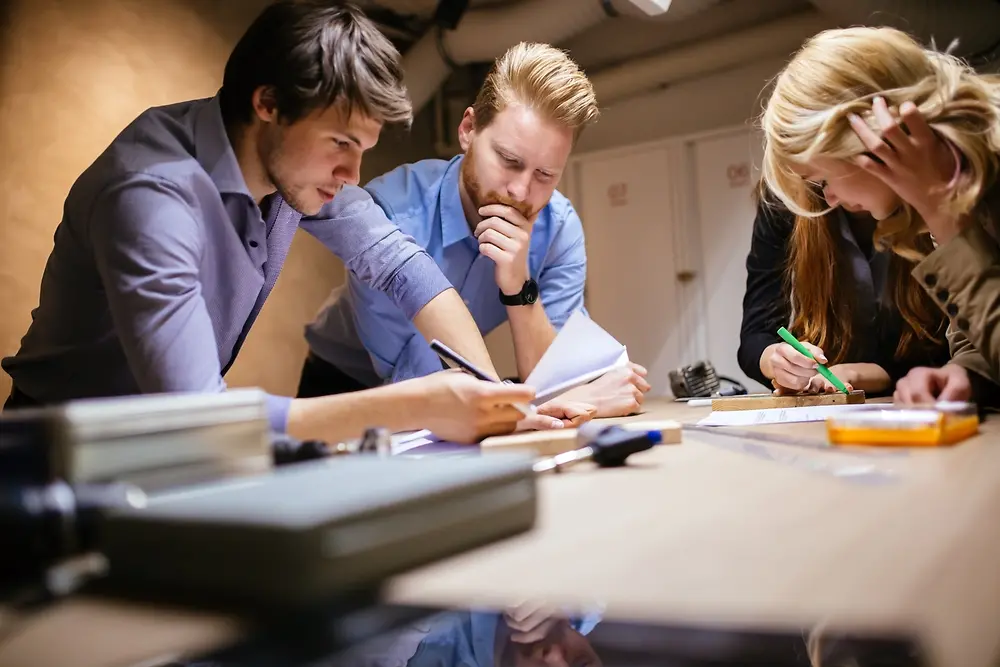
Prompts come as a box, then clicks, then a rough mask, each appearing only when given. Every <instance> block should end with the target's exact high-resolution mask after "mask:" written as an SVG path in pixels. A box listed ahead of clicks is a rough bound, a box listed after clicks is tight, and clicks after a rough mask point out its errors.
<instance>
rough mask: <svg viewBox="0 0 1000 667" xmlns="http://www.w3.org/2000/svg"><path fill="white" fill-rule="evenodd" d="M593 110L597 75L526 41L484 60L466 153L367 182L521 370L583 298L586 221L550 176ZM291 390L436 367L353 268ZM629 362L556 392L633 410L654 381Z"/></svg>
mask: <svg viewBox="0 0 1000 667" xmlns="http://www.w3.org/2000/svg"><path fill="white" fill-rule="evenodd" d="M598 114H599V111H598V106H597V99H596V97H595V95H594V89H593V86H592V85H591V84H590V81H589V80H588V79H587V77H586V75H585V74H584V73H583V71H581V70H580V68H579V66H577V64H576V63H575V62H573V60H571V59H570V58H569V56H568V55H567V54H566V53H565V52H563V51H561V50H559V49H556V48H554V47H552V46H549V45H547V44H530V43H520V44H517V45H515V46H513V47H511V48H510V49H509V50H508V51H507V52H506V53H505V54H504V55H503V56H501V57H500V58H499V59H498V60H497V61H496V62H495V63H494V65H493V67H492V68H491V70H490V72H489V74H488V76H487V77H486V81H485V82H484V83H483V86H482V88H481V89H480V90H479V93H478V95H477V97H476V100H475V102H474V103H473V105H472V106H471V107H469V108H468V109H466V110H465V113H464V115H463V116H462V121H461V123H460V125H459V127H458V136H459V143H460V144H461V147H462V150H463V151H464V154H463V155H459V156H457V157H455V158H453V159H452V160H447V161H446V160H422V161H420V162H416V163H414V164H407V165H403V166H401V167H398V168H396V169H394V170H393V171H390V172H389V173H387V174H384V175H383V176H380V177H379V178H376V179H374V180H373V181H371V182H370V183H369V184H368V185H367V186H366V188H365V189H366V190H367V191H368V192H369V193H371V195H372V198H373V199H374V200H375V203H376V204H378V205H379V206H380V207H381V208H382V209H383V210H384V211H385V213H386V215H387V216H388V217H389V219H390V220H392V221H393V222H394V223H395V224H396V225H398V226H399V227H400V229H401V230H402V231H403V232H404V233H406V234H407V235H409V236H412V237H413V238H414V239H416V241H417V243H419V244H420V245H421V246H423V247H424V248H425V249H426V250H427V252H428V254H429V255H430V256H431V257H433V258H434V260H435V261H436V262H437V264H438V266H439V267H440V268H441V270H442V271H443V273H444V275H445V276H446V277H447V278H448V279H449V280H450V281H451V283H452V285H454V287H455V288H456V289H457V290H458V292H459V294H460V295H461V296H462V298H463V299H464V300H465V303H466V304H467V305H468V307H469V310H470V312H471V313H472V315H473V317H474V319H475V321H476V324H477V325H478V326H479V330H480V331H481V332H482V333H484V334H485V333H488V332H489V331H492V330H493V329H495V328H496V327H497V326H499V325H500V324H502V323H503V322H504V320H508V321H509V322H510V328H511V333H512V337H513V341H514V352H515V357H516V360H517V372H518V375H519V377H521V378H526V377H527V376H528V375H529V374H530V373H531V371H532V369H533V368H534V367H535V365H536V364H537V363H538V361H539V360H540V359H541V358H542V355H543V354H544V353H545V351H546V350H547V349H548V347H549V345H550V344H551V343H552V341H553V340H554V339H555V336H556V332H557V331H558V329H559V328H560V327H562V325H563V324H564V323H565V322H566V320H567V319H568V318H569V316H570V315H571V314H572V313H573V312H575V311H577V310H583V309H584V305H583V291H584V284H585V282H586V273H587V258H586V252H585V248H584V237H583V226H582V224H581V222H580V218H579V216H577V214H576V211H575V210H574V209H573V205H572V204H571V203H570V202H569V200H568V199H567V198H566V197H565V196H563V195H562V194H561V193H559V192H558V191H557V190H556V189H555V188H556V185H557V184H558V182H559V179H560V177H561V176H562V173H563V170H564V169H565V168H566V163H567V160H568V159H569V155H570V152H571V150H572V148H573V145H574V144H575V142H576V140H577V138H578V137H579V136H580V133H581V132H582V131H583V130H584V128H585V127H586V126H587V125H590V124H591V123H593V122H594V121H595V120H596V119H597V117H598ZM306 339H307V341H308V343H309V348H310V352H309V356H308V358H307V359H306V362H305V366H304V367H303V371H302V378H301V381H300V384H299V396H300V397H310V396H322V395H328V394H337V393H344V392H349V391H357V390H361V389H365V388H368V387H373V386H376V385H378V384H382V383H386V382H398V381H402V380H407V379H410V378H414V377H419V376H423V375H428V374H430V373H433V372H435V371H439V370H441V362H440V360H439V359H438V357H437V355H436V354H435V353H434V351H433V350H431V348H430V346H429V345H428V343H427V341H426V339H425V338H424V337H423V336H421V335H420V333H419V332H418V331H417V330H416V328H415V327H414V326H413V325H412V324H411V323H410V321H409V320H408V319H407V318H406V317H405V316H404V313H403V312H402V311H401V310H400V309H399V307H398V306H397V305H395V304H394V303H392V301H391V300H390V299H388V298H386V296H385V295H384V294H382V293H380V292H378V291H377V290H373V289H371V288H370V287H369V286H367V285H364V284H363V283H362V282H360V281H359V280H357V278H356V277H355V276H353V275H350V276H349V277H348V281H347V284H346V285H344V286H343V287H342V288H339V289H337V290H334V292H333V293H332V294H331V296H330V298H329V299H328V301H327V302H326V304H324V306H323V308H322V309H321V311H320V313H319V315H318V316H317V318H316V319H315V321H314V322H312V323H311V324H310V325H309V326H308V327H307V328H306ZM645 374H646V371H645V369H643V368H642V367H641V366H638V365H635V364H632V365H630V366H629V367H627V368H623V369H619V370H616V371H613V372H611V373H609V374H607V375H605V376H604V377H602V378H598V379H597V380H595V381H594V382H592V383H590V384H589V385H585V386H583V387H579V388H577V389H574V390H572V391H571V392H568V393H567V394H564V395H563V397H562V399H561V400H563V401H572V400H576V401H580V402H583V403H587V404H590V405H593V406H594V407H596V409H597V410H596V415H597V416H602V417H605V416H607V417H610V416H618V415H624V414H630V413H632V412H636V411H638V409H639V406H640V404H641V403H642V399H643V394H644V393H645V392H646V391H648V390H649V385H648V384H647V383H646V380H645V379H644V376H645Z"/></svg>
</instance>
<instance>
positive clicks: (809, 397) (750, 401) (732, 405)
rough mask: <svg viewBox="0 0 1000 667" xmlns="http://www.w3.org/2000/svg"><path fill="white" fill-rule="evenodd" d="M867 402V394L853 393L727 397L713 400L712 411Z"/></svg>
mask: <svg viewBox="0 0 1000 667" xmlns="http://www.w3.org/2000/svg"><path fill="white" fill-rule="evenodd" d="M864 402H865V392H863V391H861V390H856V391H852V392H851V393H850V394H844V393H843V392H839V391H838V392H836V393H833V394H797V395H792V396H775V395H774V394H751V395H749V396H726V397H723V398H714V399H712V410H720V411H725V410H765V409H767V408H802V407H807V406H809V407H813V406H817V405H860V404H862V403H864Z"/></svg>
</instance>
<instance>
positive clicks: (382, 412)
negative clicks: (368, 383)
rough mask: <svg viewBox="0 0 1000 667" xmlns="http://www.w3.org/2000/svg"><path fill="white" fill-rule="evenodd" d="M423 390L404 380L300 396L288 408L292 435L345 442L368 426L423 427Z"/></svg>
mask: <svg viewBox="0 0 1000 667" xmlns="http://www.w3.org/2000/svg"><path fill="white" fill-rule="evenodd" d="M425 417H426V415H425V414H424V412H423V408H422V403H421V400H420V394H419V392H414V391H413V386H412V384H411V383H400V384H393V385H387V386H385V387H378V388H375V389H366V390H364V391H355V392H351V393H347V394H337V395H334V396H321V397H318V398H297V399H294V400H292V402H291V405H290V406H289V409H288V427H287V432H288V434H289V435H291V436H293V437H295V438H298V439H300V440H323V441H326V442H331V443H335V442H343V441H345V440H349V439H352V438H359V437H361V436H362V435H363V434H364V431H365V429H367V428H373V427H384V428H387V429H389V430H390V431H393V432H396V431H409V430H417V429H420V428H422V427H423V426H422V420H423V419H424V418H425Z"/></svg>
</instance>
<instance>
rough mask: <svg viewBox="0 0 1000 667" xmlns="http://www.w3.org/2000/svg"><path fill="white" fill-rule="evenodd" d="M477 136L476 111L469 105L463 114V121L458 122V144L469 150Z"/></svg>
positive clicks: (464, 149)
mask: <svg viewBox="0 0 1000 667" xmlns="http://www.w3.org/2000/svg"><path fill="white" fill-rule="evenodd" d="M475 136H476V112H475V111H473V110H472V107H469V108H468V109H466V110H465V113H463V114H462V122H461V123H459V124H458V145H459V146H461V147H462V150H463V151H467V150H469V146H471V145H472V140H473V139H474V138H475Z"/></svg>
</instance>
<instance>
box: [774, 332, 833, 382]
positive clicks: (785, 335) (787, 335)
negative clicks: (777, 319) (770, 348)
mask: <svg viewBox="0 0 1000 667" xmlns="http://www.w3.org/2000/svg"><path fill="white" fill-rule="evenodd" d="M778 335H779V336H781V339H782V340H783V341H785V342H786V343H788V344H789V345H791V346H792V347H794V348H795V350H796V351H797V352H799V353H801V354H804V355H805V356H806V357H807V358H809V359H812V360H813V361H816V357H814V356H813V355H812V353H811V352H810V351H809V350H807V349H806V347H805V345H803V344H802V343H800V342H799V340H798V339H797V338H796V337H795V336H793V335H792V333H791V332H790V331H789V330H788V329H786V328H785V327H781V328H780V329H778ZM816 371H817V372H818V373H819V374H820V375H822V376H823V377H825V378H826V379H827V380H829V381H830V384H832V385H833V386H834V387H836V388H837V389H838V390H840V391H842V392H844V393H845V394H850V393H851V392H849V391H848V390H847V385H845V384H844V383H843V382H841V381H840V378H838V377H837V376H836V375H834V374H833V373H831V372H830V369H829V368H827V367H826V366H824V365H823V364H821V363H819V362H816Z"/></svg>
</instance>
